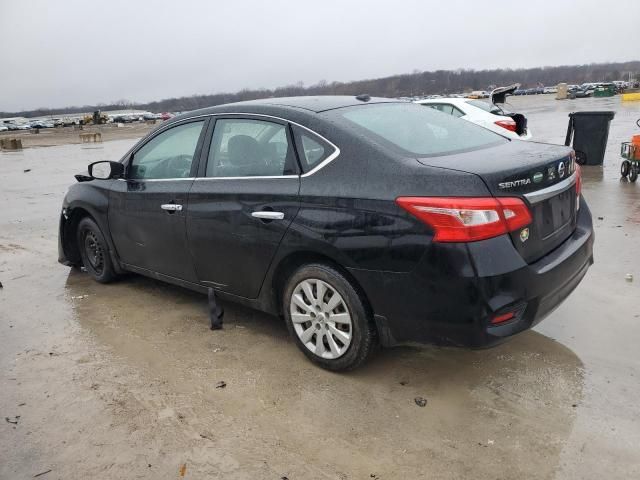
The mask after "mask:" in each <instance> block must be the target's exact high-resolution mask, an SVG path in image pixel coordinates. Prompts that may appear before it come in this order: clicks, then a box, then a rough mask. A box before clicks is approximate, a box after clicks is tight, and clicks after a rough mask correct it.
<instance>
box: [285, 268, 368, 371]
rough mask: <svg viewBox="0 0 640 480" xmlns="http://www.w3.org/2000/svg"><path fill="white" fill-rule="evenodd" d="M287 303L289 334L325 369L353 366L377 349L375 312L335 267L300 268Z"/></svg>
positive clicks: (287, 292)
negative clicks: (370, 309) (373, 315)
mask: <svg viewBox="0 0 640 480" xmlns="http://www.w3.org/2000/svg"><path fill="white" fill-rule="evenodd" d="M283 302H284V304H283V311H284V315H285V320H286V322H287V328H288V329H289V333H290V334H291V336H292V337H293V338H294V340H295V342H296V344H297V345H298V348H300V350H302V352H303V353H304V354H305V355H306V356H307V357H308V358H309V359H310V360H311V361H312V362H314V363H316V364H318V365H320V366H321V367H323V368H326V369H328V370H333V371H339V370H351V369H353V368H356V367H357V366H359V365H360V364H362V363H363V362H364V361H365V360H366V359H367V358H368V357H369V355H370V354H371V352H372V350H373V349H374V346H375V343H376V329H375V326H374V324H373V319H372V318H371V314H370V313H369V311H368V309H367V307H366V304H365V302H364V300H363V298H362V296H361V294H360V293H359V292H358V291H357V289H356V288H355V287H354V285H353V284H352V283H351V281H350V280H349V279H347V278H346V277H345V275H343V274H342V273H340V272H339V271H338V270H336V269H334V268H333V267H330V266H328V265H323V264H311V265H305V266H303V267H301V268H300V269H298V270H297V271H296V272H295V273H294V274H293V275H292V276H291V278H290V279H289V281H288V282H287V286H286V288H285V291H284V295H283Z"/></svg>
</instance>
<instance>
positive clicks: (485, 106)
mask: <svg viewBox="0 0 640 480" xmlns="http://www.w3.org/2000/svg"><path fill="white" fill-rule="evenodd" d="M467 103H468V104H469V105H473V106H474V107H478V108H481V109H482V110H484V111H485V112H489V113H493V114H494V115H502V114H503V113H504V112H503V111H502V109H501V108H500V107H498V106H497V105H493V104H491V103H487V102H483V101H482V100H467Z"/></svg>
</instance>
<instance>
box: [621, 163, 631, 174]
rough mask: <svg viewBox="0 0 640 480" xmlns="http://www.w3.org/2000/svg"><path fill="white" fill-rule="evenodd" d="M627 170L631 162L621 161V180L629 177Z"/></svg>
mask: <svg viewBox="0 0 640 480" xmlns="http://www.w3.org/2000/svg"><path fill="white" fill-rule="evenodd" d="M629 170H631V162H630V161H629V160H623V161H622V164H621V165H620V175H622V178H626V177H627V175H629Z"/></svg>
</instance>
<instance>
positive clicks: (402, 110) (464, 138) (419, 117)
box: [337, 103, 508, 156]
mask: <svg viewBox="0 0 640 480" xmlns="http://www.w3.org/2000/svg"><path fill="white" fill-rule="evenodd" d="M337 112H339V113H340V114H341V115H342V117H344V118H345V119H347V120H348V121H349V122H351V123H352V124H354V125H356V126H357V127H359V128H362V129H364V130H365V132H367V133H368V134H369V135H370V136H372V137H373V138H377V139H379V140H383V141H384V142H387V143H389V144H391V145H392V146H395V147H397V148H400V149H401V150H404V151H405V152H407V153H409V154H411V155H417V156H437V155H446V154H451V153H457V152H464V151H470V150H477V149H480V148H486V147H489V146H492V145H497V144H500V143H504V142H507V141H508V140H507V139H505V138H504V137H502V136H500V135H498V134H496V133H493V132H491V131H490V130H486V129H484V128H482V127H479V126H477V125H474V124H472V123H471V122H467V121H465V120H461V119H459V118H455V117H453V116H448V115H441V114H440V113H438V112H436V111H434V110H433V109H431V108H424V107H422V106H420V105H417V104H409V103H407V104H404V103H391V104H388V103H387V104H371V105H363V106H358V107H348V108H343V109H339V110H337Z"/></svg>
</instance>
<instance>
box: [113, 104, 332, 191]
mask: <svg viewBox="0 0 640 480" xmlns="http://www.w3.org/2000/svg"><path fill="white" fill-rule="evenodd" d="M227 115H230V116H233V115H241V116H245V117H246V116H251V117H262V118H271V119H274V120H279V121H281V122H286V123H290V124H291V125H296V126H297V127H300V128H302V129H304V130H306V131H308V132H311V133H312V134H313V135H315V136H317V137H318V138H321V139H322V140H323V141H324V142H326V143H328V144H329V145H330V146H331V147H332V148H333V149H334V151H333V153H332V154H331V155H329V156H328V157H327V158H325V159H324V160H323V161H322V162H320V163H319V164H318V165H316V166H315V167H314V168H312V169H311V170H309V171H308V172H306V173H303V174H301V175H269V176H253V177H252V176H246V177H189V178H149V179H134V178H132V179H124V178H120V179H118V180H124V181H127V180H133V181H144V182H149V181H157V182H161V181H164V182H167V181H171V180H195V181H202V180H250V179H256V180H265V179H268V178H301V177H302V178H306V177H309V176H311V175H313V174H314V173H316V172H317V171H318V170H321V169H323V168H324V167H326V166H327V165H329V164H330V163H331V162H332V161H334V160H335V159H336V158H338V156H339V155H340V148H338V146H337V145H336V144H335V143H333V142H332V141H331V140H328V139H327V138H325V137H323V136H322V135H320V134H319V133H318V132H315V131H313V130H311V129H310V128H308V127H305V126H304V125H300V124H299V123H297V122H293V121H291V120H287V119H286V118H282V117H276V116H275V115H267V114H264V113H249V112H221V113H206V114H202V115H196V116H194V117H189V118H184V119H181V120H178V121H176V122H174V123H171V124H169V125H166V126H164V127H159V128H158V130H157V131H156V132H155V133H154V135H153V137H151V138H150V139H149V140H151V139H152V138H154V137H156V136H157V135H159V134H160V133H162V132H164V131H165V130H167V129H169V128H172V127H175V126H178V125H179V124H181V123H182V122H188V121H190V120H193V119H197V118H204V117H221V116H227ZM146 143H147V142H145V143H144V144H146ZM144 144H143V145H142V146H144ZM136 146H137V144H136V145H134V147H133V148H132V149H131V150H130V151H129V152H128V153H127V154H126V155H125V157H126V158H128V157H130V156H131V154H132V153H133V149H136V150H139V148H136ZM142 146H141V147H140V148H142Z"/></svg>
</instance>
